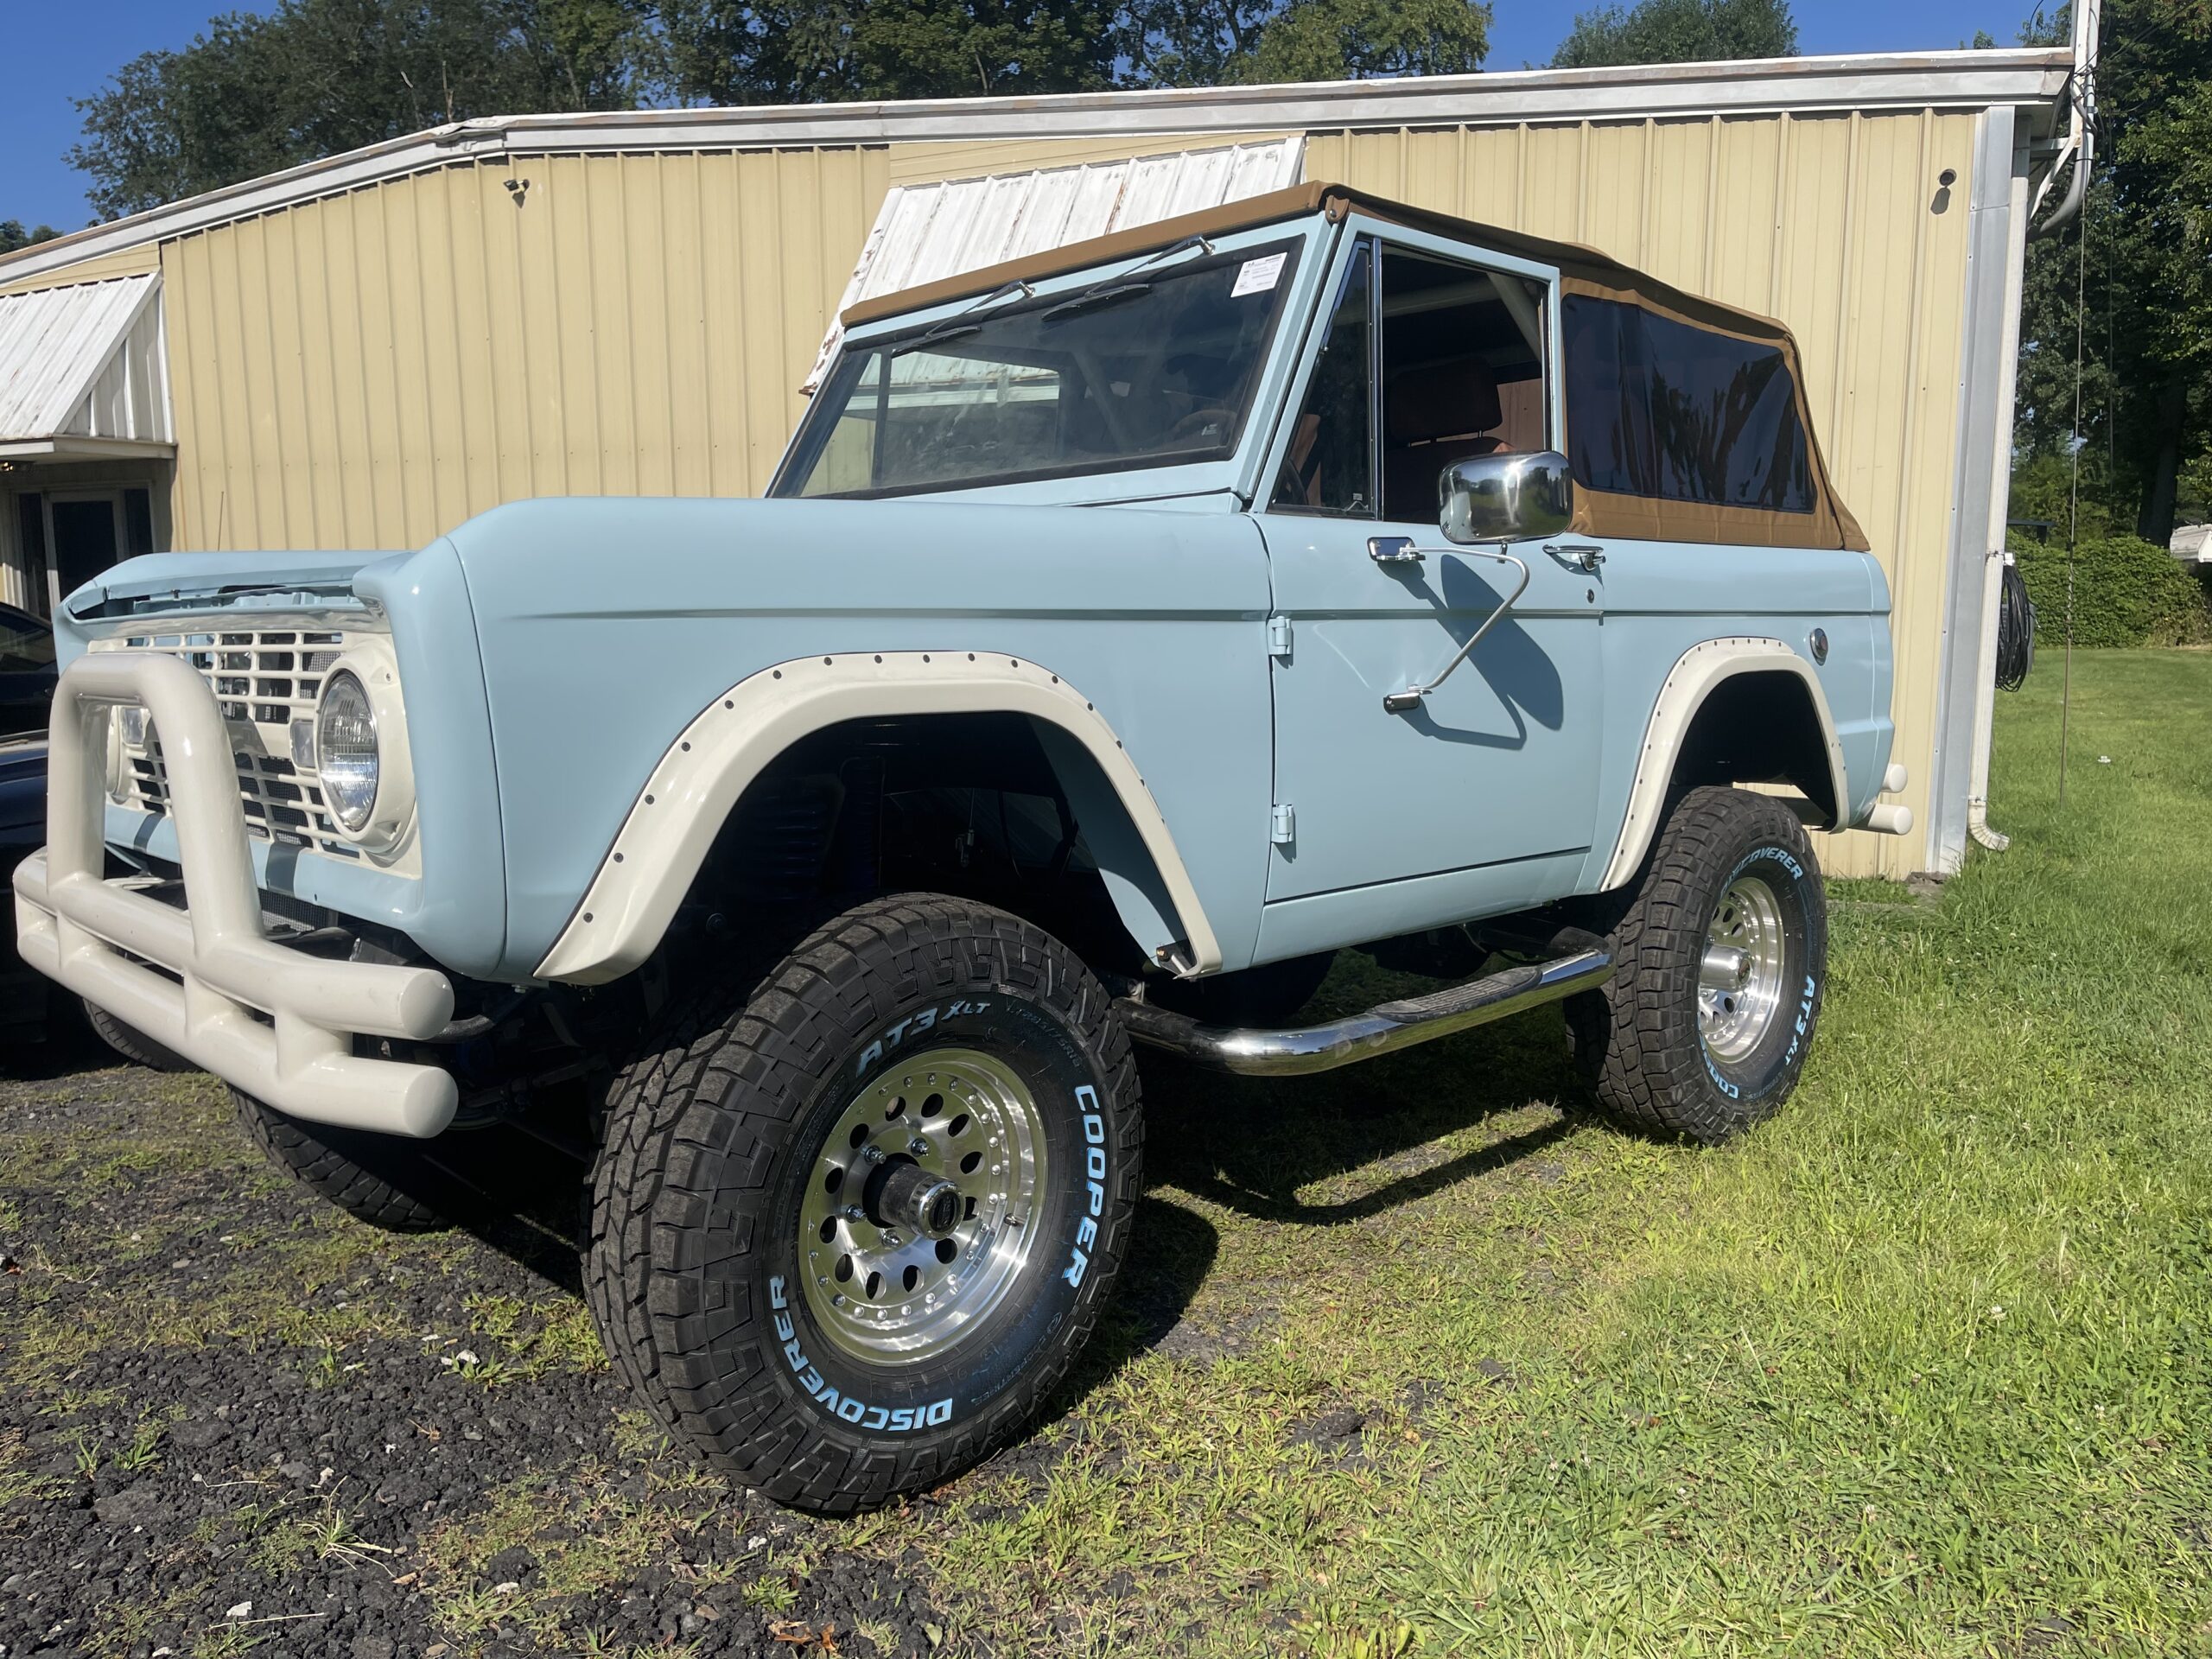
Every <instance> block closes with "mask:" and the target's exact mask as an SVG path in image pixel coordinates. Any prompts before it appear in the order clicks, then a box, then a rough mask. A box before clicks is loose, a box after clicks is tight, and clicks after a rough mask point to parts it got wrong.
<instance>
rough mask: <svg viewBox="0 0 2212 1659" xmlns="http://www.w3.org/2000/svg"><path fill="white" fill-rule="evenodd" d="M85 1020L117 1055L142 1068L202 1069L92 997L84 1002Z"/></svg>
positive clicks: (158, 1069) (169, 1069)
mask: <svg viewBox="0 0 2212 1659" xmlns="http://www.w3.org/2000/svg"><path fill="white" fill-rule="evenodd" d="M85 1018H86V1020H88V1021H89V1022H90V1023H91V1025H92V1030H93V1032H94V1033H95V1034H97V1035H98V1036H99V1039H100V1040H101V1041H102V1042H104V1043H105V1044H106V1045H107V1046H109V1047H110V1048H111V1049H113V1050H114V1051H115V1052H117V1053H118V1054H120V1055H122V1056H123V1058H124V1059H126V1060H129V1061H130V1063H131V1064H132V1065H143V1066H144V1067H146V1068H147V1069H148V1070H149V1071H198V1070H199V1069H200V1068H199V1067H198V1066H196V1065H194V1064H193V1063H192V1062H191V1061H190V1060H188V1059H186V1058H184V1056H183V1055H181V1054H180V1053H178V1052H176V1051H175V1049H172V1048H166V1047H164V1046H162V1045H161V1044H160V1043H157V1042H156V1041H155V1040H154V1039H152V1038H150V1037H149V1036H148V1035H147V1034H146V1033H144V1032H143V1031H141V1030H139V1029H138V1027H136V1026H133V1025H126V1024H125V1023H124V1021H122V1020H118V1019H117V1018H116V1017H115V1016H114V1015H113V1014H110V1013H109V1012H108V1011H107V1010H106V1009H105V1008H104V1007H100V1005H99V1003H97V1002H95V1001H92V1000H91V999H90V998H89V997H87V998H86V999H85Z"/></svg>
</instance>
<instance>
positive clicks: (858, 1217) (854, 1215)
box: [837, 1204, 868, 1221]
mask: <svg viewBox="0 0 2212 1659" xmlns="http://www.w3.org/2000/svg"><path fill="white" fill-rule="evenodd" d="M837 1213H838V1214H839V1215H841V1216H842V1217H844V1218H845V1219H846V1220H847V1221H866V1220H867V1219H868V1211H865V1210H863V1209H861V1207H860V1205H857V1204H849V1205H846V1206H845V1207H844V1208H843V1209H842V1210H840V1211H838V1212H837Z"/></svg>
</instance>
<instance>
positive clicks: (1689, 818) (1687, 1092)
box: [1567, 787, 1828, 1144]
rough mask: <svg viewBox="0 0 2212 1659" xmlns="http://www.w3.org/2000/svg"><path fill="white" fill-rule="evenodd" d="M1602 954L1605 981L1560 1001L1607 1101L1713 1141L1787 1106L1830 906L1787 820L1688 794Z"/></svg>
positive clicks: (1753, 800)
mask: <svg viewBox="0 0 2212 1659" xmlns="http://www.w3.org/2000/svg"><path fill="white" fill-rule="evenodd" d="M1611 942H1612V945H1613V961H1614V969H1613V976H1612V978H1611V980H1610V981H1608V982H1607V983H1606V984H1605V987H1604V988H1602V989H1600V990H1598V991H1593V992H1590V993H1587V994H1586V995H1581V996H1578V997H1574V998H1573V999H1571V1000H1570V1001H1568V1003H1567V1026H1568V1029H1569V1031H1570V1032H1571V1033H1572V1034H1573V1039H1574V1047H1575V1056H1576V1058H1577V1061H1578V1062H1579V1063H1580V1066H1581V1069H1582V1071H1583V1072H1584V1074H1585V1076H1586V1077H1587V1078H1588V1080H1589V1082H1590V1085H1591V1087H1592V1090H1594V1091H1595V1092H1596V1094H1597V1096H1598V1099H1599V1103H1600V1104H1601V1105H1603V1106H1604V1107H1605V1109H1607V1110H1608V1111H1610V1112H1611V1113H1612V1114H1613V1115H1614V1116H1618V1117H1620V1118H1622V1119H1624V1120H1625V1121H1627V1122H1630V1123H1634V1124H1636V1125H1637V1126H1639V1127H1641V1128H1650V1129H1656V1130H1659V1131H1662V1132H1663V1133H1666V1134H1670V1135H1687V1136H1688V1137H1690V1138H1691V1139H1693V1140H1697V1141H1706V1142H1707V1143H1708V1144H1717V1143H1719V1142H1720V1141H1726V1140H1727V1139H1729V1138H1730V1137H1731V1136H1732V1135H1739V1134H1741V1133H1742V1132H1743V1131H1744V1130H1745V1129H1747V1128H1750V1127H1751V1125H1752V1124H1754V1123H1757V1122H1761V1121H1762V1120H1763V1119H1764V1118H1766V1117H1769V1116H1771V1115H1772V1114H1773V1113H1774V1112H1775V1111H1776V1110H1777V1109H1779V1108H1780V1107H1781V1105H1782V1103H1783V1102H1784V1101H1785V1100H1787V1099H1788V1098H1789V1095H1790V1092H1791V1090H1794V1089H1795V1088H1796V1086H1797V1078H1798V1075H1799V1074H1800V1073H1801V1072H1802V1071H1803V1070H1804V1066H1805V1058H1806V1055H1807V1053H1808V1052H1809V1051H1810V1049H1811V1047H1812V1043H1813V1034H1814V1031H1815V1027H1817V1025H1818V1024H1819V1021H1820V1014H1821V991H1822V989H1823V988H1824V987H1825V985H1826V983H1827V948H1828V935H1827V895H1826V893H1825V891H1824V889H1823V888H1822V887H1821V874H1820V868H1819V866H1818V865H1817V864H1816V863H1815V861H1814V858H1813V849H1812V843H1811V842H1810V841H1809V840H1808V839H1807V837H1806V835H1805V829H1804V826H1803V825H1802V823H1799V822H1798V820H1797V816H1796V813H1794V812H1792V811H1790V810H1789V808H1788V807H1786V806H1784V805H1783V804H1782V803H1781V802H1780V801H1778V800H1776V799H1774V798H1772V797H1770V796H1765V795H1755V794H1752V793H1751V792H1750V791H1745V790H1738V789H1721V788H1713V787H1706V788H1700V789H1694V790H1692V791H1689V793H1688V794H1687V795H1685V796H1683V797H1682V798H1681V801H1680V802H1679V803H1678V804H1676V805H1675V810H1674V811H1673V812H1672V813H1671V814H1670V815H1669V817H1668V819H1667V822H1666V823H1665V825H1664V826H1663V827H1662V829H1661V830H1660V832H1659V837H1658V842H1657V844H1656V847H1655V848H1654V849H1653V851H1652V855H1651V857H1650V858H1649V861H1647V862H1646V864H1645V866H1644V868H1643V874H1642V877H1641V878H1640V880H1639V881H1638V883H1637V886H1636V887H1634V888H1633V889H1632V890H1631V892H1630V894H1629V895H1628V899H1627V906H1626V910H1625V912H1624V914H1623V915H1622V916H1621V918H1620V919H1619V921H1618V924H1617V925H1615V926H1614V928H1613V930H1612V932H1611Z"/></svg>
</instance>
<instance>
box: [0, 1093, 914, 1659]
mask: <svg viewBox="0 0 2212 1659" xmlns="http://www.w3.org/2000/svg"><path fill="white" fill-rule="evenodd" d="M54 1069H56V1070H60V1075H58V1076H54V1077H49V1078H47V1079H43V1080H38V1081H30V1082H22V1081H18V1082H11V1083H5V1084H0V1257H4V1258H5V1259H6V1262H7V1263H8V1266H7V1267H6V1268H5V1269H4V1270H0V1378H4V1380H5V1383H6V1384H7V1386H6V1388H5V1389H4V1393H0V1563H4V1567H0V1656H4V1659H24V1656H29V1655H34V1654H38V1655H47V1654H51V1655H60V1654H69V1655H95V1656H99V1655H135V1656H145V1659H150V1656H153V1655H156V1654H157V1653H162V1652H168V1653H174V1654H177V1655H185V1654H198V1655H226V1654H235V1653H241V1652H244V1651H245V1650H246V1649H248V1648H257V1649H262V1650H264V1651H266V1652H269V1653H272V1654H286V1655H295V1654H296V1655H303V1656H304V1655H315V1656H324V1655H329V1656H339V1659H380V1656H387V1655H410V1656H423V1659H431V1656H437V1659H468V1656H493V1655H520V1654H537V1653H563V1654H568V1653H575V1652H579V1651H601V1652H608V1653H624V1652H628V1651H631V1650H632V1649H652V1650H659V1649H663V1648H670V1649H678V1650H681V1651H683V1652H685V1653H687V1654H690V1655H694V1656H699V1659H705V1656H710V1655H716V1654H756V1653H760V1652H765V1651H773V1652H778V1653H790V1654H802V1653H805V1652H809V1651H819V1652H827V1651H830V1650H832V1649H834V1650H835V1651H837V1652H841V1653H847V1654H877V1653H884V1654H901V1655H906V1654H913V1655H920V1654H927V1653H931V1652H934V1651H937V1650H939V1649H941V1648H942V1647H943V1645H944V1643H945V1642H946V1640H947V1639H948V1638H947V1632H946V1629H945V1625H944V1620H943V1618H942V1617H941V1616H940V1615H938V1613H937V1612H936V1611H934V1608H933V1605H932V1602H931V1598H930V1596H929V1594H928V1593H927V1592H926V1590H925V1587H924V1586H922V1585H920V1584H919V1583H918V1582H917V1581H916V1579H915V1576H914V1574H913V1573H912V1569H911V1567H910V1566H908V1565H906V1564H902V1563H901V1562H900V1561H899V1560H896V1559H880V1558H877V1557H874V1556H872V1555H870V1554H868V1553H867V1552H866V1551H865V1550H855V1549H853V1548H848V1547H847V1543H848V1541H849V1537H850V1535H851V1529H850V1528H849V1526H847V1527H829V1526H817V1525H816V1524H814V1523H811V1522H807V1521H806V1520H804V1518H803V1517H799V1516H793V1515H791V1514H788V1513H786V1512H785V1511H782V1510H776V1509H774V1508H772V1506H769V1505H767V1504H765V1503H760V1502H759V1501H758V1500H755V1499H753V1498H750V1497H746V1496H744V1495H743V1494H741V1493H734V1492H732V1491H729V1490H728V1488H726V1487H724V1486H723V1485H722V1484H721V1483H720V1482H719V1481H716V1480H715V1479H713V1478H709V1477H707V1476H705V1475H704V1474H703V1473H702V1471H700V1470H699V1469H698V1468H697V1467H696V1465H695V1464H693V1463H692V1461H691V1460H690V1458H689V1457H688V1456H687V1455H685V1454H683V1453H682V1452H678V1451H677V1450H675V1449H674V1448H672V1447H671V1446H669V1444H668V1443H667V1441H666V1440H665V1439H664V1437H663V1436H662V1435H660V1434H659V1433H658V1431H657V1430H655V1429H654V1428H652V1427H651V1426H650V1425H649V1424H648V1423H647V1422H646V1421H645V1419H644V1417H643V1416H642V1414H639V1412H638V1411H637V1410H636V1408H635V1407H634V1405H633V1402H632V1400H631V1398H630V1396H629V1395H628V1392H627V1391H626V1389H624V1388H623V1387H622V1386H621V1384H620V1383H619V1382H617V1381H616V1380H615V1379H614V1378H613V1376H612V1375H611V1374H610V1373H609V1372H608V1370H607V1366H606V1363H605V1361H604V1357H603V1356H602V1355H601V1352H600V1351H599V1349H598V1346H597V1344H596V1342H595V1341H594V1339H593V1338H592V1337H591V1334H590V1331H589V1327H588V1322H586V1321H585V1319H584V1316H583V1312H582V1306H581V1304H580V1302H579V1301H578V1300H577V1299H576V1297H575V1291H574V1287H573V1285H574V1273H575V1256H574V1249H573V1239H571V1238H563V1236H561V1233H560V1229H559V1227H558V1225H557V1217H558V1213H559V1211H560V1209H561V1207H562V1206H561V1205H554V1206H553V1210H554V1214H555V1221H554V1223H553V1224H549V1223H548V1222H547V1221H546V1220H545V1219H544V1218H542V1217H541V1218H537V1219H534V1220H518V1221H517V1222H516V1223H514V1224H512V1227H510V1228H508V1229H506V1230H502V1231H498V1232H494V1233H491V1234H487V1235H486V1236H485V1237H484V1238H480V1239H479V1238H473V1237H469V1236H466V1235H448V1236H441V1237H433V1238H429V1239H407V1238H396V1237H392V1236H388V1235H384V1234H380V1233H377V1232H375V1231H373V1230H370V1229H368V1228H365V1227H362V1226H360V1225H359V1224H355V1223H353V1222H351V1221H348V1220H346V1219H345V1218H344V1217H340V1216H339V1215H337V1214H336V1213H335V1212H334V1211H331V1210H330V1209H329V1208H328V1207H327V1206H326V1205H322V1204H321V1202H320V1201H319V1200H317V1199H315V1198H314V1197H313V1196H312V1195H310V1194H308V1193H307V1192H304V1191H302V1190H301V1189H299V1188H297V1187H295V1186H294V1185H291V1184H290V1183H289V1181H287V1180H286V1179H283V1178H282V1177H281V1176H278V1175H277V1174H275V1173H273V1172H271V1171H270V1170H268V1169H267V1168H266V1167H265V1166H264V1165H263V1164H262V1163H261V1162H260V1160H258V1157H257V1155H256V1154H254V1153H253V1151H252V1148H251V1146H250V1145H249V1144H248V1143H247V1142H246V1141H245V1136H244V1135H242V1134H241V1133H240V1132H238V1130H237V1129H236V1128H234V1127H233V1126H232V1122H231V1121H230V1116H229V1111H228V1108H227V1105H226V1103H225V1102H224V1101H223V1099H222V1098H221V1096H220V1095H219V1091H218V1090H215V1089H214V1088H213V1086H212V1085H211V1084H208V1083H207V1081H206V1080H204V1079H185V1080H179V1079H173V1078H163V1077H156V1076H155V1075H153V1074H151V1073H146V1072H138V1071H115V1070H99V1071H78V1072H72V1071H67V1070H64V1069H61V1068H54Z"/></svg>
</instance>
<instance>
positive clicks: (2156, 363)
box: [2014, 0, 2212, 545]
mask: <svg viewBox="0 0 2212 1659" xmlns="http://www.w3.org/2000/svg"><path fill="white" fill-rule="evenodd" d="M2071 33H2072V22H2071V19H2070V17H2069V14H2068V12H2067V11H2066V10H2065V9H2064V8H2062V9H2061V10H2059V11H2058V12H2057V13H2056V15H2055V16H2044V14H2041V13H2038V14H2037V16H2034V17H2032V18H2031V19H2030V20H2029V22H2028V24H2027V25H2026V27H2025V28H2024V29H2022V31H2021V39H2022V41H2024V43H2026V44H2030V45H2042V44H2056V43H2058V42H2062V41H2066V40H2068V39H2069V38H2070V37H2071ZM2097 110H2098V132H2097V146H2098V155H2097V166H2096V172H2095V174H2094V176H2093V178H2092V180H2091V181H2090V184H2089V188H2088V194H2087V200H2086V202H2085V204H2084V207H2083V210H2082V213H2081V214H2080V215H2079V216H2078V217H2077V218H2076V219H2075V221H2074V222H2073V223H2072V224H2070V225H2069V226H2065V227H2064V228H2063V229H2062V230H2061V231H2060V232H2058V233H2057V234H2056V235H2053V236H2050V237H2045V238H2040V239H2038V240H2037V241H2035V242H2031V244H2030V245H2029V249H2028V264H2027V271H2026V281H2025V287H2024V299H2023V304H2022V307H2021V328H2020V341H2021V352H2020V375H2019V407H2018V423H2017V425H2016V428H2015V434H2014V450H2015V456H2016V466H2018V467H2021V468H2024V469H2031V467H2032V464H2033V463H2035V462H2037V461H2040V460H2043V459H2044V458H2050V457H2056V458H2058V459H2060V460H2062V461H2063V460H2065V459H2066V458H2067V457H2069V455H2070V454H2072V452H2073V450H2074V448H2075V446H2077V445H2078V446H2079V449H2080V461H2081V467H2082V493H2083V494H2084V496H2085V497H2094V498H2095V499H2096V500H2097V501H2098V503H2099V505H2100V507H2101V511H2102V512H2106V513H2108V514H2109V515H2110V516H2111V517H2113V518H2115V519H2120V520H2122V521H2132V522H2133V524H2134V525H2135V527H2136V532H2137V534H2139V536H2141V537H2143V538H2144V539H2145V541H2149V542H2155V543H2159V544H2160V545H2164V543H2166V542H2167V541H2168V540H2169V539H2171V536H2172V534H2173V527H2174V524H2175V519H2176V515H2177V512H2178V510H2179V506H2180V504H2181V499H2182V496H2183V488H2184V482H2183V481H2184V480H2185V479H2190V480H2194V479H2196V478H2201V477H2202V476H2203V474H2204V470H2205V467H2206V462H2205V461H2204V459H2203V458H2204V457H2205V455H2206V454H2207V450H2208V448H2212V8H2208V7H2206V6H2205V5H2203V4H2202V3H2199V0H2107V3H2106V5H2105V9H2104V41H2103V46H2102V50H2101V54H2100V61H2099V69H2098V75H2097ZM2062 188H2063V187H2062ZM2085 238H2086V247H2085V245H2084V239H2085ZM2077 280H2078V282H2079V286H2080V287H2081V288H2082V289H2084V290H2085V294H2084V302H2083V303H2082V305H2081V306H2080V307H2079V308H2077V306H2076V302H2075V293H2076V288H2077ZM2077 322H2078V324H2079V326H2080V335H2081V344H2082V365H2081V369H2080V376H2079V378H2080V393H2081V406H2082V420H2081V425H2080V428H2079V430H2078V431H2077V430H2076V429H2075V423H2074V405H2075V380H2076V371H2075V338H2076V334H2075V331H2076V326H2077Z"/></svg>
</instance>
